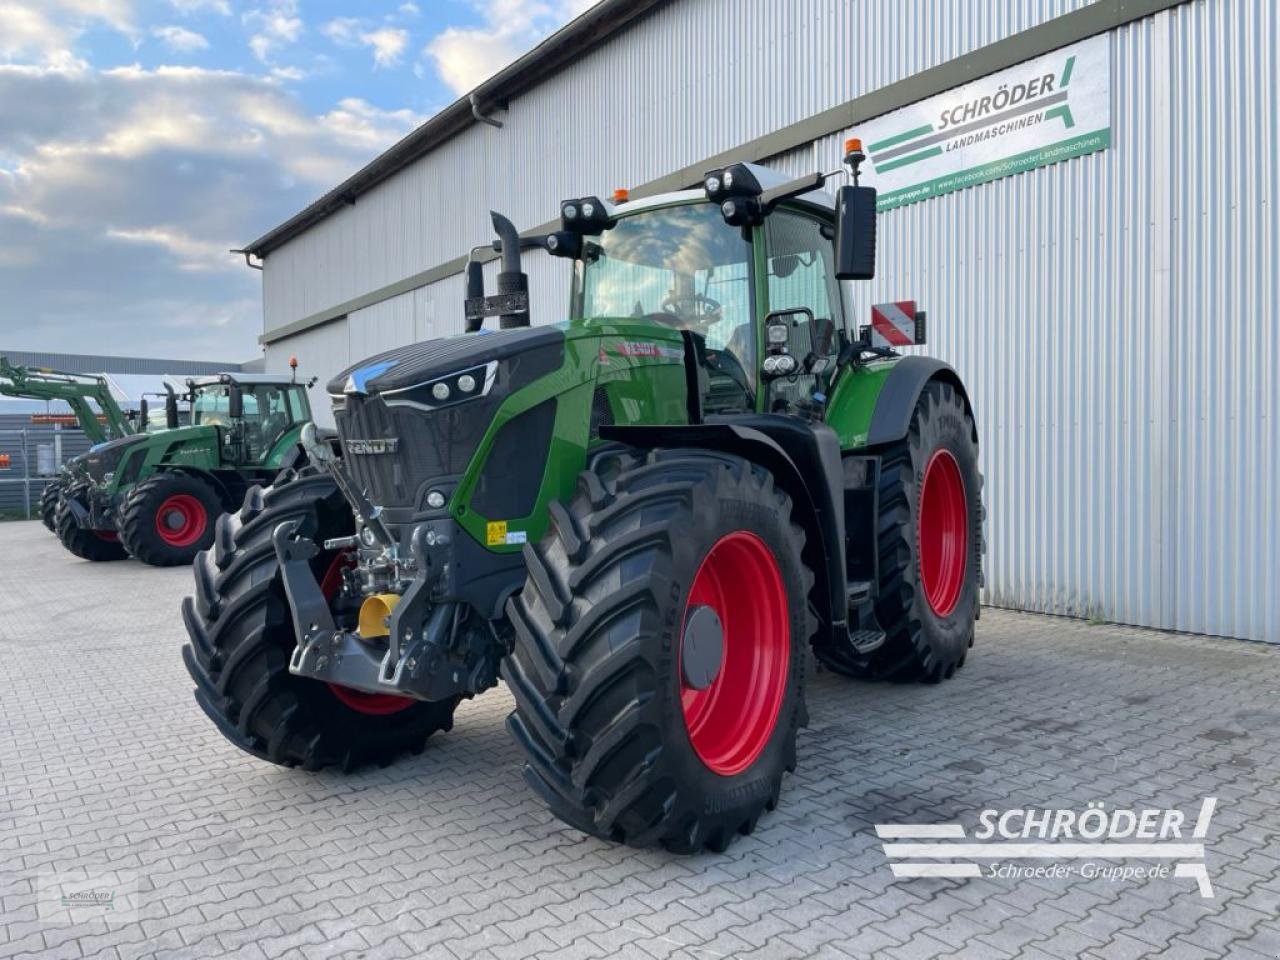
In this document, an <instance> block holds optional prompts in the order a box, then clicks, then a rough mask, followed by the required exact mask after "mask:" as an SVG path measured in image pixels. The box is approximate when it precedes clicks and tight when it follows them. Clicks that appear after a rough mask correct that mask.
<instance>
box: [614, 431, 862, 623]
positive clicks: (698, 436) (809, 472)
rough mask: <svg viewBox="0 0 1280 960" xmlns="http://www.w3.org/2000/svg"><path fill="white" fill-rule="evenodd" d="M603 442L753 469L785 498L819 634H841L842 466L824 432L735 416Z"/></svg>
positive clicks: (831, 437) (844, 612) (844, 609)
mask: <svg viewBox="0 0 1280 960" xmlns="http://www.w3.org/2000/svg"><path fill="white" fill-rule="evenodd" d="M600 436H601V438H602V439H605V440H613V441H617V442H620V443H624V444H626V445H627V446H630V447H638V448H641V449H653V448H658V447H665V448H671V447H684V448H701V449H705V450H717V451H720V452H722V453H732V454H735V455H737V456H740V457H743V458H744V459H746V460H750V461H751V462H753V463H758V464H760V465H761V466H762V467H764V468H765V469H767V470H768V471H769V472H770V473H772V474H773V477H774V480H775V482H776V483H777V484H778V486H780V487H781V488H782V489H783V490H785V491H786V493H787V494H788V495H789V496H790V497H791V502H792V506H793V510H794V513H793V519H794V520H795V521H796V522H797V523H799V524H800V526H801V527H802V528H803V529H804V531H805V536H806V544H805V550H804V556H805V562H806V563H807V564H808V565H809V567H810V568H811V569H812V571H813V575H814V577H815V583H814V590H813V594H812V596H813V597H814V598H815V600H816V606H817V610H816V612H817V613H818V617H819V621H820V623H819V631H824V632H825V631H829V630H832V629H836V628H838V629H840V630H844V629H845V625H846V623H847V618H848V598H847V596H846V585H845V552H844V496H843V483H844V481H843V465H842V463H841V459H840V441H839V439H838V438H837V436H836V433H835V431H833V430H832V429H831V428H830V427H828V426H827V425H826V424H822V423H810V422H807V421H803V420H799V419H797V418H795V417H787V416H781V415H779V414H769V413H761V414H742V415H735V416H732V417H725V418H723V419H721V420H718V421H714V422H710V423H698V424H688V425H683V424H682V425H661V426H638V425H637V426H609V427H602V428H601V429H600Z"/></svg>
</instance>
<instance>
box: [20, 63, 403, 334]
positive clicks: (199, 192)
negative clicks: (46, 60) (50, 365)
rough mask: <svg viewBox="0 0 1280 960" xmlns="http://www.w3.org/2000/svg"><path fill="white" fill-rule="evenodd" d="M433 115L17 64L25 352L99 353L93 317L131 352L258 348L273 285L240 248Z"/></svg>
mask: <svg viewBox="0 0 1280 960" xmlns="http://www.w3.org/2000/svg"><path fill="white" fill-rule="evenodd" d="M422 119H423V118H422V117H421V116H419V115H417V114H415V113H413V112H412V111H408V110H382V109H379V108H377V107H375V106H373V105H371V104H369V103H367V102H366V101H364V100H360V99H356V98H351V99H346V100H343V101H341V102H340V103H338V104H337V105H335V106H334V108H333V109H331V110H329V111H327V112H324V113H322V114H320V115H318V116H317V115H315V114H314V113H312V112H311V111H308V110H307V109H305V108H304V106H303V105H302V103H301V101H299V100H298V98H296V97H294V96H293V95H291V94H290V93H288V92H287V90H286V89H285V88H283V87H282V86H281V85H280V84H279V83H278V82H277V81H275V80H272V79H270V78H267V77H251V76H246V75H244V74H241V73H237V72H234V71H229V70H207V69H202V68H198V67H177V66H169V67H162V68H158V69H144V68H142V67H140V66H130V67H123V68H117V69H113V70H106V71H95V70H92V69H89V68H83V69H77V70H64V69H56V68H53V67H49V66H38V65H27V66H18V65H3V64H0V131H3V141H4V146H3V159H4V163H3V165H2V168H0V289H3V290H4V291H5V303H4V314H5V315H6V316H10V317H19V316H20V317H24V318H29V321H30V322H29V323H24V324H23V325H22V326H23V328H24V329H27V328H29V329H30V331H31V335H30V337H29V338H28V342H27V343H26V344H25V345H22V344H18V343H13V342H12V341H11V345H12V346H14V347H15V348H16V347H19V346H24V348H41V347H42V348H44V349H65V350H71V351H76V350H83V349H86V348H85V347H84V344H85V342H86V331H87V330H88V329H89V327H88V324H89V323H90V322H91V323H92V336H93V339H94V340H95V341H103V342H107V341H109V342H111V343H113V345H115V346H116V348H117V349H118V350H120V351H121V352H133V353H136V354H140V355H150V354H155V353H159V354H161V355H168V356H177V357H180V356H200V355H205V356H218V357H225V358H227V359H240V358H243V357H247V356H250V355H252V354H253V353H254V352H255V351H256V347H255V338H256V336H257V334H258V333H260V332H261V329H262V328H261V322H262V321H261V312H260V306H259V302H260V301H259V299H258V298H259V288H260V283H261V277H260V276H259V275H258V274H255V273H253V272H252V271H249V270H247V269H245V268H244V265H243V260H242V259H239V258H236V257H233V256H231V255H230V254H229V253H228V252H227V251H228V250H229V249H230V248H232V247H239V246H242V245H243V244H244V243H245V242H247V241H249V240H252V239H253V238H254V237H256V236H258V235H260V234H262V233H264V232H265V231H266V230H267V229H268V228H270V227H272V226H274V225H275V224H276V223H279V222H281V221H283V220H284V219H286V218H287V217H288V216H290V215H292V214H293V213H296V212H297V211H298V210H300V209H301V208H302V207H304V206H305V205H306V204H307V203H309V202H310V201H312V200H314V199H315V198H316V196H318V195H320V194H321V193H323V192H324V191H325V190H328V189H329V188H330V187H332V186H333V185H334V184H335V183H337V182H339V181H340V180H341V179H342V178H343V177H345V176H347V175H348V174H350V173H351V172H352V171H354V170H355V169H357V168H358V167H359V166H361V165H362V164H364V163H366V162H367V161H368V160H369V159H371V158H372V157H373V156H375V155H376V154H377V153H378V152H379V151H381V150H383V149H385V148H386V147H387V146H389V145H390V144H391V143H393V142H395V141H396V140H397V139H399V138H400V137H402V136H403V135H404V134H405V133H407V132H408V131H409V130H410V129H412V128H413V127H414V126H416V125H417V124H418V123H420V122H421V121H422ZM87 318H92V320H91V321H89V320H87ZM8 335H9V332H8V331H6V336H8Z"/></svg>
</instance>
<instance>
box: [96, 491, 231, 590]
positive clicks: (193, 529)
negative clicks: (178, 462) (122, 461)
mask: <svg viewBox="0 0 1280 960" xmlns="http://www.w3.org/2000/svg"><path fill="white" fill-rule="evenodd" d="M221 513H222V501H221V500H220V499H219V498H218V494H217V491H215V490H214V489H213V488H212V487H211V486H209V484H207V483H205V482H204V481H203V480H201V479H200V478H198V477H193V476H191V475H190V474H185V473H157V474H155V475H154V476H151V477H148V478H147V479H146V480H143V481H142V482H141V483H138V484H135V485H134V486H133V487H132V488H131V489H130V490H129V492H128V493H127V494H125V497H124V502H123V503H122V504H121V507H120V540H121V541H122V542H123V543H124V545H125V549H127V550H128V551H129V553H131V554H132V555H133V556H134V557H136V558H137V559H139V560H141V561H142V562H143V563H147V564H150V565H151V566H153V567H174V566H179V565H181V564H186V563H190V562H191V561H192V559H193V558H194V557H195V555H196V554H197V553H199V552H200V551H201V550H205V549H208V547H209V546H210V544H212V543H213V533H214V524H215V522H216V520H217V518H218V516H219V515H220V514H221Z"/></svg>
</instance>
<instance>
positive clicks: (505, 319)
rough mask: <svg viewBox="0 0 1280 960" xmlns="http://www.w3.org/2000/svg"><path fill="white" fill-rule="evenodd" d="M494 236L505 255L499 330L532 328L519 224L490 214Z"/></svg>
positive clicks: (500, 287) (503, 259)
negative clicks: (521, 268) (522, 265)
mask: <svg viewBox="0 0 1280 960" xmlns="http://www.w3.org/2000/svg"><path fill="white" fill-rule="evenodd" d="M489 217H490V218H491V219H492V220H493V232H494V233H496V234H497V235H498V243H499V244H501V246H498V247H496V249H498V250H499V251H500V252H501V254H502V270H500V271H499V272H498V297H499V299H501V300H503V301H505V302H504V303H502V304H501V307H502V308H503V312H501V313H499V315H498V326H499V327H500V328H501V329H503V330H509V329H511V328H512V327H527V326H529V278H528V277H527V276H525V275H524V273H522V272H521V270H520V234H519V233H517V232H516V227H515V224H514V223H512V222H511V221H510V220H508V219H507V218H506V217H504V216H503V215H502V214H500V213H496V212H494V211H493V210H490V211H489Z"/></svg>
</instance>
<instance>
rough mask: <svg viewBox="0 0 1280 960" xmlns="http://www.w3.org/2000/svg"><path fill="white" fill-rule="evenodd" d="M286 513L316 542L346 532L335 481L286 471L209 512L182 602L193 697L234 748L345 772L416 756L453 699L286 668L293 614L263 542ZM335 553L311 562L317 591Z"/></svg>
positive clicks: (448, 716)
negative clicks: (214, 515)
mask: <svg viewBox="0 0 1280 960" xmlns="http://www.w3.org/2000/svg"><path fill="white" fill-rule="evenodd" d="M289 520H301V521H302V522H303V526H302V528H301V532H302V533H303V535H305V536H309V537H312V538H314V539H316V540H319V541H322V540H324V539H326V538H329V537H337V536H343V535H346V534H350V533H351V532H352V531H353V529H354V523H353V521H352V516H351V510H350V508H349V507H348V506H347V504H346V501H345V500H343V498H342V495H341V494H340V493H339V492H338V490H337V487H336V486H335V485H334V483H333V481H332V480H330V479H329V478H328V477H327V476H324V475H321V474H318V473H317V472H316V471H314V470H309V471H307V472H305V473H302V474H296V473H294V472H293V471H286V472H284V473H282V474H281V475H280V476H278V477H277V478H276V481H275V483H274V484H273V485H272V486H270V487H267V488H266V489H263V488H261V487H253V488H251V489H250V490H249V492H248V494H247V495H246V496H245V501H244V506H243V507H242V508H241V509H240V510H239V511H238V512H236V513H232V514H224V515H223V516H222V517H221V518H220V519H219V520H218V525H217V536H216V541H215V545H214V548H213V549H212V550H206V551H204V552H202V553H200V554H199V555H198V556H197V557H196V560H195V563H194V564H193V570H194V572H195V578H196V594H195V596H194V597H187V598H186V599H185V600H183V602H182V619H183V622H184V624H185V625H186V628H187V635H188V637H189V642H188V643H187V644H185V645H184V646H183V648H182V659H183V662H184V663H185V664H186V667H187V672H188V673H190V674H191V678H192V679H193V680H194V681H195V684H196V690H195V696H196V701H197V702H198V703H199V704H200V706H201V708H202V709H203V710H204V712H205V713H206V714H207V715H208V716H209V718H210V719H211V720H212V721H213V722H214V723H215V724H216V725H217V727H218V729H219V730H220V731H221V732H222V734H223V735H224V736H225V737H226V738H227V739H228V740H230V741H231V742H232V743H234V744H235V745H236V746H238V747H239V748H240V749H242V750H244V751H245V752H247V753H251V754H253V755H254V756H256V757H261V758H262V759H264V760H269V761H271V762H272V763H278V764H281V765H283V766H288V767H292V766H300V767H303V768H304V769H307V770H316V769H319V768H321V767H325V766H330V765H337V766H340V767H341V768H342V769H343V770H344V771H349V770H353V769H356V768H358V767H361V766H364V765H366V764H370V763H373V764H378V765H380V766H386V765H387V764H389V763H391V762H392V761H393V760H395V759H396V758H397V757H398V756H399V755H401V754H403V753H421V752H422V750H423V748H424V747H425V745H426V740H427V738H428V737H429V736H431V734H433V733H434V732H436V731H437V730H448V729H450V728H451V727H452V726H453V711H454V708H455V707H456V706H457V703H458V701H457V699H456V698H454V699H451V700H447V701H440V702H438V703H425V702H421V701H415V700H406V699H405V698H402V697H390V696H388V695H385V694H364V693H361V692H359V691H356V690H349V689H347V688H338V687H333V686H331V685H329V684H325V683H321V682H319V681H317V680H312V679H309V678H307V677H298V676H295V675H293V674H291V673H290V672H289V656H290V654H291V653H292V651H293V648H294V644H295V639H294V636H295V635H294V623H293V618H292V617H291V615H290V612H289V605H288V602H287V598H286V597H285V591H284V583H283V580H282V579H281V576H280V569H279V562H278V560H277V558H276V553H275V548H274V546H273V545H272V542H271V534H272V531H274V530H275V528H276V527H277V526H278V525H279V524H281V523H284V522H286V521H289ZM338 559H339V556H338V555H335V554H333V553H321V554H320V555H319V556H318V557H317V558H316V559H315V560H314V561H313V564H314V570H315V573H316V576H317V578H319V579H320V580H321V587H322V589H325V590H326V593H328V592H329V591H328V590H327V589H326V586H327V584H328V583H329V582H331V580H332V576H333V575H332V571H333V570H334V569H335V567H336V566H337V565H338V564H336V563H335V561H336V560H338ZM393 700H394V701H399V702H396V703H392V702H391V701H393Z"/></svg>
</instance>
